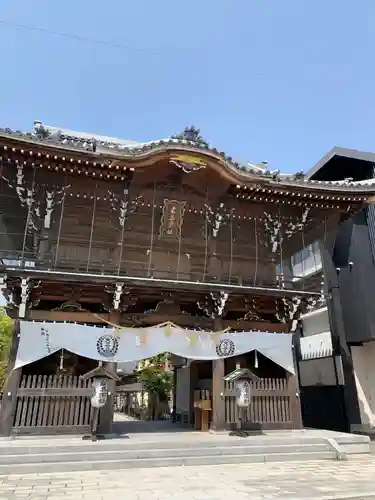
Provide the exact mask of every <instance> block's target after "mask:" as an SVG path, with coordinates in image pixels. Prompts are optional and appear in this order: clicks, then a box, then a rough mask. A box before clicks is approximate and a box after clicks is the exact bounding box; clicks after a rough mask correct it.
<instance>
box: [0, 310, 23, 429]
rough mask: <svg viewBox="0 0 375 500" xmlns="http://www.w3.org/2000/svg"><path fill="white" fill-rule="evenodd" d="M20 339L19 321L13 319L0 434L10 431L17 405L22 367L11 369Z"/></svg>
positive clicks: (0, 412) (0, 418)
mask: <svg viewBox="0 0 375 500" xmlns="http://www.w3.org/2000/svg"><path fill="white" fill-rule="evenodd" d="M19 341H20V322H19V320H18V319H17V320H15V322H14V326H13V335H12V346H11V350H10V354H9V363H8V369H7V374H6V376H7V378H6V381H5V386H4V392H3V400H2V403H1V410H0V436H4V437H8V436H10V435H11V433H12V428H13V421H14V414H15V412H16V406H17V392H18V387H19V385H20V380H21V375H22V368H18V369H17V370H13V367H14V365H15V362H16V358H17V351H18V344H19Z"/></svg>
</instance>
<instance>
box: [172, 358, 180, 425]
mask: <svg viewBox="0 0 375 500" xmlns="http://www.w3.org/2000/svg"><path fill="white" fill-rule="evenodd" d="M177 370H180V368H179V367H177V366H174V367H173V411H172V422H173V423H176V413H177V373H178V372H177Z"/></svg>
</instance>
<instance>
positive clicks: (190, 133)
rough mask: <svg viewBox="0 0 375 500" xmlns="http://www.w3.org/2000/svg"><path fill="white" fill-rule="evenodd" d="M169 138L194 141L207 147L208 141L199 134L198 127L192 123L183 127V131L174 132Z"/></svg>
mask: <svg viewBox="0 0 375 500" xmlns="http://www.w3.org/2000/svg"><path fill="white" fill-rule="evenodd" d="M171 138H172V139H179V140H182V141H189V142H196V143H197V144H199V145H201V146H206V147H208V142H207V141H206V140H205V139H204V138H203V137H202V136H201V131H200V129H199V128H196V127H195V126H194V125H192V126H191V127H185V129H184V131H183V132H180V133H179V134H174V135H172V137H171Z"/></svg>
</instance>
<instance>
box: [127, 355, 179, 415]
mask: <svg viewBox="0 0 375 500" xmlns="http://www.w3.org/2000/svg"><path fill="white" fill-rule="evenodd" d="M167 360H168V354H159V355H157V356H154V357H153V358H150V359H149V361H150V364H148V365H147V366H145V367H144V368H142V369H141V370H139V371H138V372H137V374H136V377H137V380H138V381H139V382H141V383H142V385H143V387H144V389H145V390H146V391H147V392H148V394H149V404H150V413H151V417H152V418H153V419H155V418H157V416H158V415H157V413H158V408H160V406H161V405H160V403H163V404H164V406H165V407H166V406H167V402H168V397H169V394H170V391H171V389H172V385H173V378H172V374H171V373H170V372H169V371H166V370H165V363H166V361H167Z"/></svg>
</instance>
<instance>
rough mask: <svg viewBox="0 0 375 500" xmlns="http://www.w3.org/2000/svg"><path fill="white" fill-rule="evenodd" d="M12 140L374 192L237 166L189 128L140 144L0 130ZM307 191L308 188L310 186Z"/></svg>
mask: <svg viewBox="0 0 375 500" xmlns="http://www.w3.org/2000/svg"><path fill="white" fill-rule="evenodd" d="M1 136H3V137H4V136H5V137H12V138H15V139H19V140H21V141H22V140H25V141H26V140H27V141H30V142H34V143H39V144H45V145H46V146H51V147H53V146H58V147H60V148H64V149H66V150H71V151H81V152H84V151H86V152H91V153H93V152H94V153H96V154H102V155H103V156H105V155H111V156H116V157H122V158H129V159H131V158H134V159H135V158H136V157H137V156H141V155H145V154H147V153H149V152H152V151H157V150H163V149H172V148H178V149H186V150H187V151H190V152H196V153H199V152H201V153H203V154H206V155H210V156H213V157H215V158H218V159H220V160H222V161H223V162H224V163H225V165H226V166H227V167H229V168H230V169H231V170H233V171H235V172H237V173H239V174H240V175H241V176H243V177H244V178H246V177H249V178H254V177H258V178H259V179H260V180H261V179H264V180H268V181H270V182H271V183H272V184H273V183H275V184H276V183H278V184H282V185H290V186H291V187H292V186H293V185H294V186H296V185H298V186H300V187H303V186H304V185H305V186H306V185H308V186H310V187H311V186H312V185H313V186H314V187H316V188H319V187H320V188H324V189H327V188H328V189H332V190H335V189H336V190H337V188H340V190H342V188H345V190H347V189H350V190H351V191H362V192H363V191H367V190H368V191H374V190H375V179H374V182H373V183H366V184H364V183H361V184H359V183H351V182H349V181H339V182H337V181H336V182H335V181H333V182H331V181H314V180H310V179H307V178H306V177H305V176H304V173H303V172H302V171H300V172H297V173H295V174H282V173H280V171H278V170H275V171H270V170H268V168H267V163H265V162H264V163H262V164H252V163H247V164H241V163H238V162H236V161H235V160H234V159H233V158H232V157H230V156H229V155H227V154H226V153H225V152H221V151H218V150H217V149H216V148H214V147H211V146H210V145H209V144H208V142H207V141H206V140H205V139H204V138H203V137H202V136H201V135H200V130H199V129H197V128H195V127H187V128H185V130H184V131H183V132H182V133H180V134H176V135H172V136H171V137H169V138H167V139H160V140H155V141H150V142H136V141H130V140H122V139H116V138H112V137H106V136H100V135H95V134H89V133H86V132H75V131H72V130H66V129H59V128H58V127H52V126H48V125H43V124H42V123H41V122H40V121H35V122H34V130H33V131H32V132H27V133H24V132H20V131H13V130H11V129H9V128H0V137H1ZM306 187H307V186H306Z"/></svg>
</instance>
